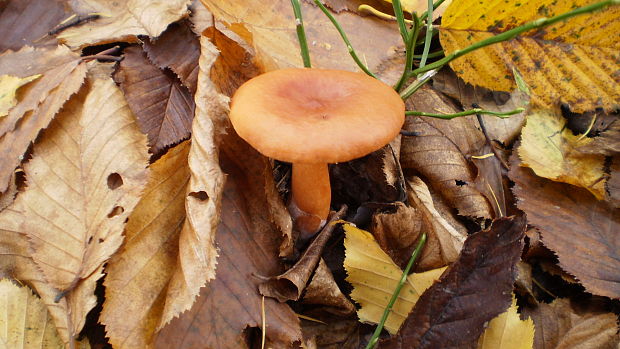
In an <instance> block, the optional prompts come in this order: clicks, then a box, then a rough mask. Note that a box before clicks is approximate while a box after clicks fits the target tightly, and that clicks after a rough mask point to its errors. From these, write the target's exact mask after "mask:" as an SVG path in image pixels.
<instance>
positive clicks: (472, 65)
mask: <svg viewBox="0 0 620 349" xmlns="http://www.w3.org/2000/svg"><path fill="white" fill-rule="evenodd" d="M595 2H597V1H596V0H576V1H556V0H541V1H522V0H505V1H504V0H486V1H469V0H454V1H453V2H452V3H451V4H450V6H449V7H448V9H447V10H446V12H445V13H444V16H443V19H442V24H441V30H440V40H441V44H442V46H443V48H444V50H445V51H446V53H451V52H454V51H456V50H459V49H463V48H465V47H467V46H469V45H471V44H473V43H475V42H478V41H481V40H484V39H486V38H489V37H492V36H493V35H495V34H498V33H502V32H505V31H507V30H509V29H512V28H514V27H517V26H520V25H522V24H524V23H526V22H529V21H533V20H536V19H538V18H541V17H553V16H556V15H559V14H562V13H565V12H568V11H570V10H573V9H575V8H577V7H581V6H585V5H588V4H592V3H595ZM619 33H620V6H617V5H615V6H614V5H612V6H609V7H607V8H606V9H604V10H602V11H598V12H594V13H589V14H584V15H580V16H576V17H573V18H570V19H568V20H566V21H561V22H559V23H556V24H554V25H551V26H548V27H544V28H542V29H541V30H532V31H530V32H527V33H523V34H522V35H521V36H519V37H517V38H515V39H512V40H509V41H505V42H502V43H499V44H495V45H491V46H488V47H485V48H483V49H480V50H476V51H474V52H472V53H469V54H467V55H465V56H463V57H461V58H459V59H456V60H454V61H453V62H451V63H450V66H451V67H452V69H453V70H454V71H455V72H456V73H457V74H458V75H459V76H460V77H462V78H463V79H464V80H465V81H466V82H468V83H471V84H473V85H480V86H484V87H486V88H489V89H491V90H500V91H511V90H513V89H514V87H515V82H514V77H513V73H512V68H513V67H514V68H516V70H517V71H518V72H519V73H520V74H521V76H522V77H523V80H524V81H525V82H526V83H527V85H528V86H529V87H530V89H531V92H532V96H531V97H532V103H533V104H537V105H541V106H544V107H546V108H551V107H554V106H556V105H557V104H558V103H559V102H563V103H566V104H568V105H569V106H570V108H571V109H572V110H573V111H577V112H584V111H587V110H593V109H595V108H604V109H606V110H613V109H617V108H618V107H619V106H620V89H618V83H620V75H618V74H617V71H618V69H620V65H619V63H618V60H617V57H618V50H619V49H620V36H619V35H620V34H619Z"/></svg>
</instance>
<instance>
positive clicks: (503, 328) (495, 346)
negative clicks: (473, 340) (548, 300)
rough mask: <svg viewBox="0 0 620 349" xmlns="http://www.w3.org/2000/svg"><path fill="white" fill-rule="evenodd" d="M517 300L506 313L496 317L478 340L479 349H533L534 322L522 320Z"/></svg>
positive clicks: (513, 301)
mask: <svg viewBox="0 0 620 349" xmlns="http://www.w3.org/2000/svg"><path fill="white" fill-rule="evenodd" d="M517 310H518V308H517V299H516V298H515V296H514V295H513V296H512V304H511V305H510V308H508V310H506V311H505V312H503V313H501V314H499V315H498V316H496V317H495V318H494V319H493V320H491V322H489V327H487V328H486V330H484V333H482V335H481V336H480V339H479V340H478V349H531V348H532V345H533V344H534V322H533V321H532V319H529V318H528V319H526V320H521V319H520V318H519V313H518V312H517Z"/></svg>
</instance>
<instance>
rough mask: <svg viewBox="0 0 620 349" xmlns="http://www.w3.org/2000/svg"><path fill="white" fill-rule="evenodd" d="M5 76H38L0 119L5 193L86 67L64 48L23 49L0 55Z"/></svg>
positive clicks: (1, 178)
mask: <svg viewBox="0 0 620 349" xmlns="http://www.w3.org/2000/svg"><path fill="white" fill-rule="evenodd" d="M5 74H6V75H13V76H18V77H22V78H23V77H26V76H32V75H36V74H41V75H42V76H41V77H40V78H39V79H37V80H36V81H33V82H31V83H30V84H29V85H28V86H25V87H24V91H23V93H20V98H18V100H19V102H18V103H17V105H16V106H15V107H13V108H12V109H11V110H10V111H9V113H8V115H7V116H5V117H3V118H0V192H4V191H5V190H6V188H7V185H8V182H9V178H10V177H11V176H12V175H13V171H14V170H15V168H16V167H17V166H18V165H19V164H20V162H21V160H22V158H21V157H22V155H23V154H24V153H25V152H26V150H27V148H28V146H29V145H30V143H31V142H32V141H33V140H34V139H35V138H36V137H37V135H38V134H39V131H40V130H42V129H44V128H46V127H47V126H48V124H49V123H50V121H51V120H52V118H53V117H54V115H56V113H57V112H58V110H59V109H60V108H61V107H62V106H63V105H64V104H65V101H66V100H67V99H69V97H70V96H71V95H72V94H74V93H75V92H77V91H78V89H79V88H80V86H81V85H82V83H83V81H84V77H85V76H86V65H85V64H84V63H82V61H81V60H80V57H79V56H78V55H77V54H75V53H73V52H71V51H69V49H67V48H66V47H64V46H58V47H56V48H40V49H33V48H31V47H24V48H23V49H21V50H20V51H18V52H11V51H9V52H6V53H4V54H2V55H0V75H5Z"/></svg>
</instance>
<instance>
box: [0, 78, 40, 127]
mask: <svg viewBox="0 0 620 349" xmlns="http://www.w3.org/2000/svg"><path fill="white" fill-rule="evenodd" d="M40 77H41V74H35V75H30V76H26V77H24V78H20V77H17V76H12V75H0V118H1V117H3V116H7V114H8V113H9V110H10V109H11V108H13V107H14V106H15V104H17V98H16V96H15V95H16V93H17V90H18V89H19V88H20V87H22V86H24V85H26V84H28V83H30V82H32V81H34V80H36V79H38V78H40Z"/></svg>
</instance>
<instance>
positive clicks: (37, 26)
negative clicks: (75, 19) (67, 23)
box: [0, 0, 69, 52]
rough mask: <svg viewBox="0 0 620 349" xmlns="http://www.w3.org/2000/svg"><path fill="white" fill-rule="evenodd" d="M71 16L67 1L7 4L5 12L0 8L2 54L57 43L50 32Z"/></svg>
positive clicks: (43, 0)
mask: <svg viewBox="0 0 620 349" xmlns="http://www.w3.org/2000/svg"><path fill="white" fill-rule="evenodd" d="M68 16H69V11H66V8H65V4H64V1H59V0H29V1H23V0H11V1H8V3H7V4H6V7H5V8H4V10H1V7H0V38H2V40H1V41H0V52H2V51H5V50H8V49H11V50H14V51H15V50H17V49H19V48H20V47H22V46H26V45H31V46H41V45H45V44H47V45H49V44H55V43H56V40H55V38H54V37H53V36H48V35H47V33H48V32H49V31H50V30H52V29H53V28H54V27H56V25H58V24H59V23H60V22H61V21H62V20H63V19H65V18H66V17H68Z"/></svg>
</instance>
